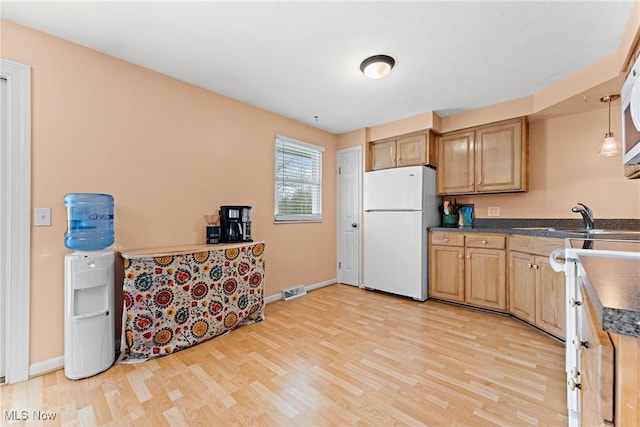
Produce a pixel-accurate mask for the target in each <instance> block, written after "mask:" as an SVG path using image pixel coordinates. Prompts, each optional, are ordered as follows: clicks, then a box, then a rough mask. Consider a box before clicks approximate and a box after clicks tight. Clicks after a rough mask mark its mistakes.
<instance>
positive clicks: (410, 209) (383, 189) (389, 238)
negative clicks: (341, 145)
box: [363, 166, 441, 301]
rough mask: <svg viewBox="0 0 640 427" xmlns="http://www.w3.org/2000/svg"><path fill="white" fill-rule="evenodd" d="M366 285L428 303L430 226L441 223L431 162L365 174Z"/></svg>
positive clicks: (368, 287)
mask: <svg viewBox="0 0 640 427" xmlns="http://www.w3.org/2000/svg"><path fill="white" fill-rule="evenodd" d="M363 184H364V287H365V288H367V289H375V290H380V291H384V292H389V293H392V294H396V295H403V296H407V297H411V298H413V299H415V300H418V301H424V300H426V299H427V297H428V291H427V281H428V276H429V274H428V270H427V267H428V265H429V263H428V259H427V258H428V250H427V241H428V238H427V237H428V236H427V227H435V226H439V225H440V214H439V212H438V205H439V204H440V203H441V199H440V197H438V196H436V171H435V170H434V169H432V168H430V167H428V166H411V167H403V168H394V169H384V170H379V171H373V172H367V173H365V174H364V182H363Z"/></svg>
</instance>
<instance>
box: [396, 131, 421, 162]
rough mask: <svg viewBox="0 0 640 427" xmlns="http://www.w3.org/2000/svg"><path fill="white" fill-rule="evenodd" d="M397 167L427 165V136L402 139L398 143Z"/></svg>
mask: <svg viewBox="0 0 640 427" xmlns="http://www.w3.org/2000/svg"><path fill="white" fill-rule="evenodd" d="M396 152H397V157H398V161H397V162H396V163H397V166H398V167H400V166H415V165H424V164H426V163H427V138H426V135H415V136H409V137H406V138H400V139H398V140H397V141H396Z"/></svg>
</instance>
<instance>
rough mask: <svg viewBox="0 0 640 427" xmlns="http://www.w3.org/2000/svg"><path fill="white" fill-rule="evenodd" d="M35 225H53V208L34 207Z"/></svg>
mask: <svg viewBox="0 0 640 427" xmlns="http://www.w3.org/2000/svg"><path fill="white" fill-rule="evenodd" d="M33 225H34V226H36V227H41V226H45V227H48V226H50V225H51V208H34V209H33Z"/></svg>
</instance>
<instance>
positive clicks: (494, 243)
mask: <svg viewBox="0 0 640 427" xmlns="http://www.w3.org/2000/svg"><path fill="white" fill-rule="evenodd" d="M465 237H466V246H467V247H468V248H490V249H504V246H505V244H504V243H505V236H504V235H503V234H475V233H474V234H467V235H466V236H465Z"/></svg>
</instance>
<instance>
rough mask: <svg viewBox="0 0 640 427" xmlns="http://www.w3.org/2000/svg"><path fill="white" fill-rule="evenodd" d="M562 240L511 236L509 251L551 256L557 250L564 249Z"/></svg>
mask: <svg viewBox="0 0 640 427" xmlns="http://www.w3.org/2000/svg"><path fill="white" fill-rule="evenodd" d="M563 247H564V241H563V240H562V239H554V238H546V237H536V236H517V235H511V236H509V250H510V251H518V252H525V253H528V254H533V255H541V256H549V254H550V253H551V252H553V251H554V250H555V249H558V248H563Z"/></svg>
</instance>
